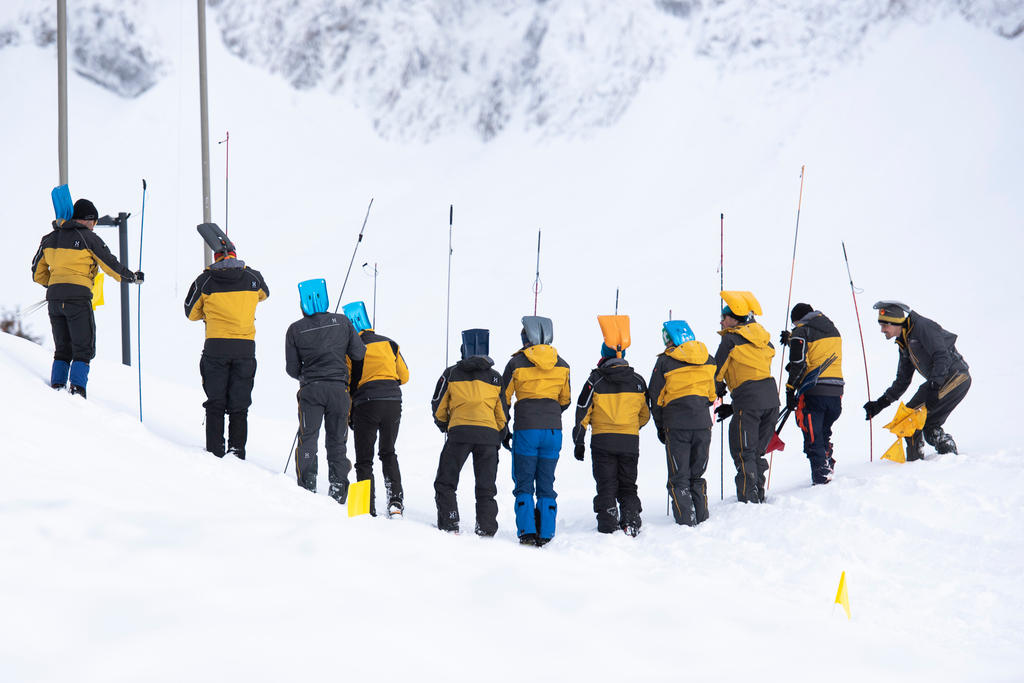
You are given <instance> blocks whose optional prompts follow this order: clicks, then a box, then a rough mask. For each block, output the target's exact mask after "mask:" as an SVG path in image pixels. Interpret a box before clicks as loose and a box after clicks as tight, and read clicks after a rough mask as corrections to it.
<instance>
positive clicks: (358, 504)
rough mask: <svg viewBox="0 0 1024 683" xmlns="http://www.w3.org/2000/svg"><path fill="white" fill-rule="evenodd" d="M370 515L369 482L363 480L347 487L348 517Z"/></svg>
mask: <svg viewBox="0 0 1024 683" xmlns="http://www.w3.org/2000/svg"><path fill="white" fill-rule="evenodd" d="M368 514H370V480H369V479H363V480H362V481H357V482H356V483H354V484H352V485H351V486H349V487H348V516H349V517H355V516H356V515H368Z"/></svg>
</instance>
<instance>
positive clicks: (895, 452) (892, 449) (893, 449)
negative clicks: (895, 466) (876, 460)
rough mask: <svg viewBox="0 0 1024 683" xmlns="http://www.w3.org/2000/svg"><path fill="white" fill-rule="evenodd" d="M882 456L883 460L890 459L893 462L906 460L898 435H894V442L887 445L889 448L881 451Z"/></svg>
mask: <svg viewBox="0 0 1024 683" xmlns="http://www.w3.org/2000/svg"><path fill="white" fill-rule="evenodd" d="M882 458H883V459H885V460H892V461H893V462H906V461H907V456H906V455H905V454H904V452H903V441H902V439H900V438H899V437H896V443H894V444H893V445H891V446H889V450H887V451H886V452H885V453H882Z"/></svg>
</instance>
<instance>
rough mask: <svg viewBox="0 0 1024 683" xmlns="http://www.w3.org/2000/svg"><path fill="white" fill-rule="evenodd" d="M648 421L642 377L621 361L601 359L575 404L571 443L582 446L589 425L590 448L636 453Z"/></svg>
mask: <svg viewBox="0 0 1024 683" xmlns="http://www.w3.org/2000/svg"><path fill="white" fill-rule="evenodd" d="M650 419H651V413H650V410H649V409H648V408H647V382H645V381H644V378H643V377H641V376H640V375H638V374H636V373H635V372H634V371H633V368H631V367H629V364H628V363H626V360H625V359H624V358H608V359H604V360H602V361H601V362H600V363H598V365H597V367H596V368H594V369H593V370H592V371H591V372H590V377H589V378H588V379H587V383H586V384H585V385H584V386H583V391H581V392H580V397H579V400H578V401H576V426H575V427H573V430H572V440H573V442H574V443H576V444H582V443H583V437H584V436H586V434H587V426H588V425H589V426H590V429H591V430H592V431H593V435H592V436H591V437H590V447H591V448H592V449H594V448H597V449H600V450H603V451H609V452H612V453H630V454H633V453H639V452H640V428H641V427H643V426H644V425H645V424H647V422H648V420H650Z"/></svg>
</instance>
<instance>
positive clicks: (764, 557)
mask: <svg viewBox="0 0 1024 683" xmlns="http://www.w3.org/2000/svg"><path fill="white" fill-rule="evenodd" d="M45 363H46V355H45V352H44V351H43V350H42V349H40V348H39V347H37V346H34V345H32V344H30V343H28V342H24V341H22V340H18V339H16V338H13V337H10V336H6V335H5V336H4V337H2V338H0V372H2V373H3V376H4V378H5V390H4V391H3V392H2V393H0V412H2V414H3V415H4V416H5V419H10V420H11V422H10V423H8V424H10V425H12V427H11V428H9V429H7V430H5V431H6V432H7V433H6V434H5V436H4V452H5V455H4V457H3V462H4V476H3V477H2V478H0V501H3V502H2V505H0V528H2V529H3V533H2V534H0V552H2V555H3V557H5V558H6V559H5V561H4V563H3V569H2V572H0V575H2V577H3V581H2V582H0V604H3V605H4V613H5V615H7V618H5V619H3V620H0V678H2V679H3V680H5V681H58V680H77V681H105V682H110V681H137V680H146V681H181V680H194V681H215V680H241V679H244V680H250V681H279V680H285V679H287V680H320V679H337V678H340V677H344V678H351V677H359V678H361V679H362V678H364V677H370V679H373V680H430V681H435V680H436V681H441V680H458V681H470V680H481V679H482V678H483V679H489V680H518V679H520V678H521V677H522V675H523V670H522V668H521V667H523V668H527V669H529V671H530V672H531V677H532V678H535V679H539V680H567V679H572V680H621V679H622V677H623V676H630V677H632V678H634V679H636V680H666V679H668V678H676V677H678V676H679V675H682V673H681V672H683V671H685V674H686V675H687V676H700V677H703V678H710V679H711V680H734V679H736V678H738V677H741V676H746V675H756V676H758V677H759V678H762V679H764V680H817V679H819V678H820V676H821V675H823V672H824V673H825V674H827V676H828V678H829V679H830V680H840V681H854V680H865V679H870V680H884V681H890V680H891V681H897V680H898V681H908V680H921V681H924V680H986V681H992V680H1004V681H1010V680H1015V679H1016V678H1017V676H1018V674H1019V664H1020V645H1021V630H1020V624H1021V616H1020V615H1021V610H1022V608H1024V589H1022V588H1021V584H1020V582H1019V581H1018V580H1017V578H1018V577H1017V574H1018V570H1019V568H1020V559H1021V556H1022V553H1024V539H1022V536H1021V534H1020V520H1019V516H1020V512H1021V510H1022V509H1024V461H1022V460H1021V457H1020V455H1021V454H1020V452H1016V453H1008V452H987V453H983V452H975V451H971V450H969V449H965V450H967V452H966V453H964V454H963V455H961V456H959V457H953V456H942V457H938V456H937V457H934V458H930V459H929V460H928V461H927V462H924V463H919V464H913V465H905V466H900V465H895V464H892V463H885V462H883V463H876V464H874V465H869V464H868V463H855V462H849V463H847V462H842V463H841V464H842V474H841V476H840V477H839V478H837V480H836V481H835V482H833V484H832V485H831V486H829V487H827V488H824V487H819V488H815V489H813V490H812V489H810V488H808V487H806V486H802V485H797V486H792V485H785V486H779V485H775V486H774V487H773V489H772V495H771V505H767V506H761V507H753V506H743V505H739V504H736V503H734V502H731V501H727V502H725V503H719V502H718V501H717V499H716V500H714V501H713V502H712V506H711V519H710V520H709V521H708V522H707V523H705V524H704V525H702V526H701V527H700V528H699V529H696V530H691V529H686V528H679V527H676V526H675V525H674V524H672V523H671V521H670V518H668V517H665V516H664V515H663V514H662V513H661V512H660V511H659V509H658V508H659V505H658V491H659V488H658V483H659V482H660V478H661V476H663V475H662V474H661V472H660V470H661V469H662V467H663V465H661V464H660V463H659V462H657V461H658V460H659V459H658V458H657V457H656V456H655V455H654V454H653V452H649V453H648V455H647V459H645V460H644V475H643V476H642V481H641V487H642V488H641V492H642V493H643V494H645V495H644V500H645V503H646V504H647V513H646V524H645V526H644V529H643V532H642V533H641V535H640V537H638V538H637V539H635V540H634V539H630V538H627V537H626V536H624V535H621V534H620V535H616V536H614V537H605V536H598V534H596V533H595V532H594V523H593V518H592V516H591V515H590V514H589V502H590V501H589V498H590V496H591V495H592V491H591V486H592V483H591V481H590V477H589V474H588V472H587V470H588V468H589V463H588V464H587V465H586V466H584V465H581V464H579V463H576V462H575V461H573V460H572V459H571V458H569V459H568V460H566V461H564V462H563V463H562V464H561V465H560V473H561V474H560V482H561V484H560V488H559V491H560V493H561V495H560V496H559V504H560V508H561V522H560V528H559V533H558V536H557V537H556V539H555V542H554V543H552V544H551V546H550V547H548V548H546V549H545V550H543V551H539V550H536V549H533V550H531V549H526V548H521V547H519V546H518V545H517V544H516V543H515V541H514V534H515V531H514V520H513V514H512V507H511V505H509V504H504V505H502V506H501V511H500V514H499V524H500V526H501V529H500V531H499V533H498V536H497V537H496V538H494V539H486V540H484V539H478V538H476V537H475V536H473V535H472V534H471V533H470V534H463V535H460V536H449V535H446V534H443V533H441V532H439V531H437V530H436V529H435V528H434V527H433V510H432V506H431V504H430V500H429V498H428V491H429V484H428V482H429V480H430V476H431V474H432V471H431V469H432V463H431V462H430V461H429V457H428V454H427V453H426V452H420V451H419V450H418V449H416V448H414V447H412V446H411V444H410V443H409V441H408V440H407V441H406V444H407V447H406V449H405V450H404V453H405V454H406V457H405V459H404V467H405V478H406V481H407V482H408V490H409V493H408V496H409V500H410V504H409V513H408V515H407V519H405V520H403V521H388V520H385V519H383V518H379V519H372V518H369V517H362V518H354V519H348V518H347V517H346V516H345V514H344V511H343V509H342V508H340V507H339V506H337V505H336V504H335V503H334V502H333V501H331V500H330V499H329V498H328V497H327V496H326V495H323V493H322V492H321V495H319V496H313V495H310V494H308V493H306V492H304V491H302V490H300V489H298V487H296V486H295V485H294V482H293V480H292V479H291V477H290V476H286V475H282V474H280V473H279V472H278V469H277V468H279V467H280V465H281V463H280V462H279V461H278V460H276V459H271V458H268V457H267V456H266V454H265V453H260V452H259V449H257V452H258V455H257V456H256V457H255V458H254V459H253V461H250V462H246V463H241V462H238V461H234V460H232V459H225V460H223V461H219V460H215V459H213V458H211V457H209V456H207V455H205V454H204V453H202V452H201V451H200V450H199V448H198V447H196V446H195V445H194V444H191V445H190V444H189V443H188V442H189V439H188V438H185V439H184V441H185V442H184V443H183V442H182V435H173V434H166V433H164V434H163V435H162V434H161V432H164V428H165V427H166V425H165V421H164V420H154V421H153V423H151V424H150V425H148V426H141V425H140V424H139V423H138V421H137V419H136V413H135V406H134V405H133V402H132V400H133V397H132V396H131V395H130V393H129V394H128V395H127V396H126V395H123V394H122V393H121V392H120V391H119V390H118V389H117V388H115V387H117V386H120V387H129V388H130V387H131V386H132V383H133V376H132V373H131V371H130V370H129V369H121V368H118V367H117V366H115V365H112V364H110V363H107V362H99V363H98V367H97V368H96V370H98V371H100V372H102V373H103V376H104V377H105V378H106V381H105V382H96V383H95V388H94V390H93V393H92V394H91V395H90V400H89V401H88V402H84V401H81V400H79V399H76V398H75V397H72V396H69V395H67V394H57V393H55V392H53V391H51V390H50V389H49V388H47V387H46V385H45V383H44V382H43V381H41V380H40V378H39V372H38V368H39V367H41V366H42V365H44V364H45ZM94 372H95V371H94ZM153 388H154V389H156V387H155V386H154V387H153ZM154 393H156V392H154V391H153V390H151V391H150V395H151V396H152V395H153V394H154ZM194 393H195V392H194V391H191V390H189V389H188V388H185V389H182V388H175V387H174V386H173V385H171V384H166V385H159V393H158V395H157V396H156V397H154V398H151V399H150V410H152V411H154V412H155V413H164V412H165V411H166V412H169V413H172V414H173V413H174V412H175V406H176V405H177V404H178V403H179V402H183V401H190V400H194V398H195V396H194ZM55 420H56V421H57V426H58V427H59V428H58V429H55V428H54V427H55ZM168 422H169V421H168ZM13 425H17V427H16V428H15V427H13ZM44 435H46V436H44ZM254 436H255V439H254V440H255V441H256V442H259V441H260V440H261V438H262V437H263V436H265V434H264V433H263V430H257V431H256V434H255V435H254ZM44 438H45V441H46V445H45V446H41V441H42V440H43V439H44ZM435 441H436V439H435ZM466 475H467V476H469V477H471V474H470V471H467V472H466ZM507 475H508V460H507V458H503V462H502V466H501V476H500V477H499V497H500V500H502V501H503V502H504V503H508V502H509V501H511V499H512V495H511V481H510V477H508V476H507ZM471 492H472V487H471V486H470V482H469V481H467V482H466V485H465V486H464V488H463V491H462V495H461V496H460V498H461V501H460V503H461V507H462V510H463V513H464V514H468V515H470V518H471V515H472V498H471ZM842 571H846V572H847V576H848V582H849V595H850V604H851V607H852V611H853V619H852V620H850V621H847V620H846V617H845V616H844V615H843V613H842V610H841V609H838V611H836V609H834V608H833V606H832V605H831V603H832V600H833V598H834V596H835V590H836V585H837V582H838V579H839V575H840V572H842ZM40 634H45V635H44V636H43V637H40ZM58 653H59V656H53V655H55V654H58Z"/></svg>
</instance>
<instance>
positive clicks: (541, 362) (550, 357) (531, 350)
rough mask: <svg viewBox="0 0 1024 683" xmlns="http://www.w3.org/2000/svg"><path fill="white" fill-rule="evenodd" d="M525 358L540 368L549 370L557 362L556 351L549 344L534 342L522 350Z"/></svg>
mask: <svg viewBox="0 0 1024 683" xmlns="http://www.w3.org/2000/svg"><path fill="white" fill-rule="evenodd" d="M522 353H523V355H524V356H526V359H527V360H528V361H530V362H531V363H533V364H534V365H536V366H537V367H538V368H540V369H542V370H550V369H551V368H553V367H555V363H557V362H558V351H555V347H553V346H551V345H550V344H534V345H533V346H527V347H526V348H525V349H523V351H522Z"/></svg>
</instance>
